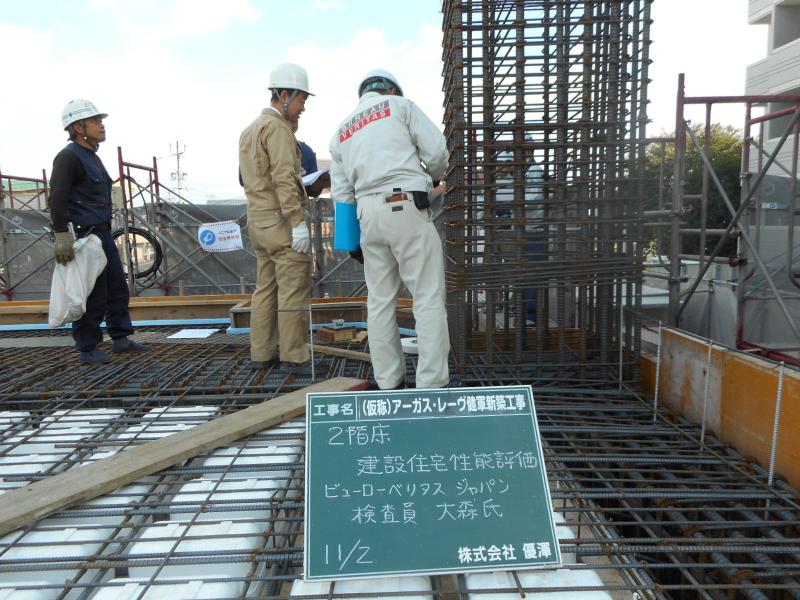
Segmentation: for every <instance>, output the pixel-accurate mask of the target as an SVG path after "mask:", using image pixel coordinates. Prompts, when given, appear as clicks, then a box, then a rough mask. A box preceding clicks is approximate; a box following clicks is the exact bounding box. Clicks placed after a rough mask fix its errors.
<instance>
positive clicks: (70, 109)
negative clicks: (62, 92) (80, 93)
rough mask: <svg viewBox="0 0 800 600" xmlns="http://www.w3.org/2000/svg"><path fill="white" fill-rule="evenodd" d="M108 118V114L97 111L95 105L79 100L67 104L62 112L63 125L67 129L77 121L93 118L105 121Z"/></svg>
mask: <svg viewBox="0 0 800 600" xmlns="http://www.w3.org/2000/svg"><path fill="white" fill-rule="evenodd" d="M107 116H108V115H107V114H106V113H103V112H100V111H99V110H97V107H96V106H95V105H94V103H92V102H89V101H88V100H83V99H80V98H79V99H78V100H70V101H69V102H67V104H66V106H65V107H64V110H62V111H61V125H62V126H63V127H64V129H66V128H67V127H68V126H70V125H72V124H73V123H74V122H75V121H80V120H81V119H89V118H91V117H100V118H101V119H105V118H106V117H107Z"/></svg>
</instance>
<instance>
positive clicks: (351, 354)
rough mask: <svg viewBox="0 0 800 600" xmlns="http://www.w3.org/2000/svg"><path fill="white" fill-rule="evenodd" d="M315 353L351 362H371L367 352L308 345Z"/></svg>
mask: <svg viewBox="0 0 800 600" xmlns="http://www.w3.org/2000/svg"><path fill="white" fill-rule="evenodd" d="M309 347H311V348H312V349H313V350H314V352H315V353H317V354H327V355H328V356H340V357H342V358H352V359H353V360H361V361H364V362H371V361H372V357H371V356H370V355H369V353H367V352H359V351H357V350H345V349H344V348H331V347H330V346H320V345H319V344H309Z"/></svg>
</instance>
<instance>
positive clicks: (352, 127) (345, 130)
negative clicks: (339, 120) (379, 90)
mask: <svg viewBox="0 0 800 600" xmlns="http://www.w3.org/2000/svg"><path fill="white" fill-rule="evenodd" d="M390 116H392V109H391V108H389V101H388V100H384V101H383V102H378V104H375V105H374V106H371V107H370V108H368V109H367V110H364V111H361V112H360V113H358V114H356V115H355V116H353V118H352V119H350V120H349V121H348V122H347V123H345V124H344V126H343V127H342V128H341V129H339V143H342V142H346V141H347V140H349V139H350V138H351V137H353V136H354V135H355V134H356V133H358V132H359V131H361V130H362V129H363V128H364V127H366V126H367V125H369V124H370V123H374V122H375V121H379V120H381V119H384V118H386V117H390Z"/></svg>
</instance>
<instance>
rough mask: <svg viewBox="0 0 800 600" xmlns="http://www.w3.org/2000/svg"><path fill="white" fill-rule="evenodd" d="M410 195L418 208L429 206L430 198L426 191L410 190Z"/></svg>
mask: <svg viewBox="0 0 800 600" xmlns="http://www.w3.org/2000/svg"><path fill="white" fill-rule="evenodd" d="M411 195H412V196H413V197H414V206H416V207H417V208H418V209H419V210H422V209H423V208H430V206H431V200H430V198H429V197H428V192H411Z"/></svg>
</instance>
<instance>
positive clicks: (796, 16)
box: [772, 5, 800, 50]
mask: <svg viewBox="0 0 800 600" xmlns="http://www.w3.org/2000/svg"><path fill="white" fill-rule="evenodd" d="M798 38H800V6H785V5H780V6H776V7H775V16H774V17H773V19H772V49H773V50H776V49H778V48H780V47H781V46H785V45H786V44H788V43H789V42H793V41H795V40H796V39H798Z"/></svg>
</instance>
